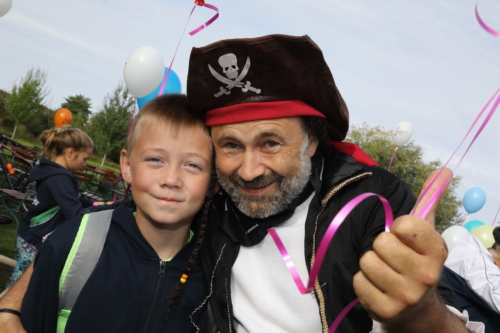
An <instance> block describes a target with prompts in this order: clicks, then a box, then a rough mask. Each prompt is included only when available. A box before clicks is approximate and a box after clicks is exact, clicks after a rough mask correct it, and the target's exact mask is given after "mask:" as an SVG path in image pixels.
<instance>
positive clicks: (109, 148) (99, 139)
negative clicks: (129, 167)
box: [85, 81, 134, 162]
mask: <svg viewBox="0 0 500 333" xmlns="http://www.w3.org/2000/svg"><path fill="white" fill-rule="evenodd" d="M127 95H128V91H127V89H126V87H125V85H124V84H123V82H122V81H120V83H119V84H118V86H117V87H116V88H115V90H114V91H113V92H112V93H110V94H108V95H106V97H105V98H104V102H103V104H102V106H101V107H100V110H99V111H98V112H97V113H96V114H95V115H94V116H93V117H92V118H91V119H90V122H89V124H88V125H87V126H86V128H85V129H86V131H87V133H88V134H89V135H90V136H91V137H92V139H93V140H94V144H95V149H96V151H98V152H100V153H101V154H104V159H103V162H104V160H105V159H106V157H107V156H109V157H110V158H111V159H112V160H114V161H117V160H118V159H119V155H120V151H121V149H123V147H124V146H125V143H126V141H127V131H128V126H129V122H130V115H131V112H132V111H133V106H134V101H133V100H130V99H128V98H127Z"/></svg>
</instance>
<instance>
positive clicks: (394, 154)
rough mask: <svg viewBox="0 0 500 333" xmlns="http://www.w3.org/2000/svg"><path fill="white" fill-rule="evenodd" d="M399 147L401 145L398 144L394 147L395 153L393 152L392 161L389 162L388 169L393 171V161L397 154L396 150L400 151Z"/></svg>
mask: <svg viewBox="0 0 500 333" xmlns="http://www.w3.org/2000/svg"><path fill="white" fill-rule="evenodd" d="M398 149H399V146H396V148H394V153H392V157H391V161H390V162H389V166H388V167H387V171H391V165H392V161H394V157H395V156H396V152H397V151H398Z"/></svg>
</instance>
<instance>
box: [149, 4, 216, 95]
mask: <svg viewBox="0 0 500 333" xmlns="http://www.w3.org/2000/svg"><path fill="white" fill-rule="evenodd" d="M198 6H204V7H207V8H209V9H212V10H215V11H216V12H217V14H215V16H214V17H212V18H211V19H210V20H208V21H207V22H206V23H204V24H202V25H201V26H199V27H198V28H196V29H194V30H193V31H191V32H190V33H189V34H190V35H191V36H194V35H196V34H197V33H198V32H200V31H202V30H203V29H205V28H206V27H208V26H209V25H210V24H212V23H213V22H214V21H215V20H217V18H219V9H218V8H217V7H215V6H212V5H210V4H208V3H204V2H203V1H199V2H197V3H195V5H194V6H193V9H191V12H190V13H189V16H188V19H187V21H186V24H185V25H184V30H183V31H182V35H181V38H180V39H179V42H178V43H177V47H176V48H175V52H174V56H173V57H172V61H171V62H170V66H168V70H167V73H166V74H165V77H164V78H163V81H162V83H161V87H160V91H158V96H161V95H163V92H164V91H165V86H166V85H167V82H168V77H169V76H170V70H171V69H172V65H173V64H174V60H175V56H176V55H177V51H178V50H179V45H181V41H182V38H183V37H184V33H185V32H186V28H187V25H188V23H189V20H190V19H191V16H192V15H193V12H194V10H195V9H196V7H198Z"/></svg>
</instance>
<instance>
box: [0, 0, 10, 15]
mask: <svg viewBox="0 0 500 333" xmlns="http://www.w3.org/2000/svg"><path fill="white" fill-rule="evenodd" d="M11 8H12V0H0V17H2V16H4V15H5V14H7V13H8V12H9V10H10V9H11Z"/></svg>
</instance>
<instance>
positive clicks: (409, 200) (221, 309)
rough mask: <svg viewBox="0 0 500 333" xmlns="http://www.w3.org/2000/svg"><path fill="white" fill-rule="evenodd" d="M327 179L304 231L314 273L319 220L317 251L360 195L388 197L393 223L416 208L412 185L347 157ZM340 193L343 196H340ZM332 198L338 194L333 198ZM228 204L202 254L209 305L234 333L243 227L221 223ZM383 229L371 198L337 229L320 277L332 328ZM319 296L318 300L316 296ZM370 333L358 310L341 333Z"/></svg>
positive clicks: (337, 159) (222, 199)
mask: <svg viewBox="0 0 500 333" xmlns="http://www.w3.org/2000/svg"><path fill="white" fill-rule="evenodd" d="M322 177H323V178H322V179H323V180H322V184H321V191H320V192H319V194H318V193H316V194H315V196H314V197H313V199H312V201H311V203H310V206H309V211H308V215H307V219H306V225H305V239H304V249H305V253H304V255H305V259H306V263H307V265H308V269H309V270H310V269H311V267H310V262H311V257H312V245H313V234H314V229H315V224H316V220H317V221H318V225H317V228H318V230H317V236H316V247H318V246H319V243H320V241H321V239H322V237H323V235H324V234H325V232H326V229H327V228H328V226H329V224H330V222H331V221H332V219H333V217H334V216H335V215H336V214H337V213H338V211H339V210H340V209H341V208H342V207H343V206H344V205H345V204H346V203H347V202H348V201H350V200H351V199H353V198H354V197H356V196H357V195H359V194H362V193H365V192H372V193H377V194H381V195H382V196H384V197H385V198H386V199H387V200H388V201H389V202H390V204H391V207H392V210H393V214H394V218H396V217H398V216H401V215H405V214H408V213H409V212H410V211H411V209H412V208H413V206H414V205H415V201H416V200H415V197H414V196H413V194H412V191H411V189H410V187H409V186H408V185H407V184H405V183H404V182H402V181H401V180H399V179H398V178H396V177H395V176H394V175H392V174H391V173H389V172H387V171H385V170H384V169H382V168H380V167H369V166H367V165H364V164H359V163H356V162H355V161H354V159H353V158H352V157H351V156H349V155H346V154H344V153H339V152H336V153H334V154H333V156H331V157H330V158H326V159H325V160H324V171H323V176H322ZM337 187H339V188H340V190H338V192H335V189H336V188H337ZM332 192H335V194H333V195H332ZM227 200H229V199H228V197H227V195H226V194H225V193H224V192H222V191H221V192H220V193H219V194H217V195H216V196H215V198H214V204H213V209H212V213H211V216H210V219H209V223H208V230H207V238H206V241H205V248H204V251H203V253H202V263H203V268H204V272H205V274H206V278H207V281H208V282H209V283H210V284H212V285H213V295H212V297H211V298H210V305H211V309H212V312H213V317H214V320H215V321H216V323H217V326H218V329H219V330H220V332H221V333H229V332H230V325H231V326H232V327H234V326H233V325H232V321H233V320H234V318H233V314H232V306H231V290H230V285H231V268H232V266H233V264H234V262H235V261H236V258H237V256H238V251H239V248H240V246H242V245H241V244H240V242H238V237H235V236H234V229H244V227H243V226H238V224H239V222H238V221H237V220H235V219H233V220H232V221H230V222H232V223H234V224H236V226H234V225H232V226H228V225H227V221H228V219H224V218H222V217H223V215H224V214H225V212H227V211H226V210H225V209H226V201H227ZM322 201H323V204H322ZM323 205H324V206H323ZM320 212H321V213H320ZM384 229H385V215H384V210H383V208H382V205H381V203H380V201H379V199H377V198H375V197H372V198H368V199H366V200H365V201H364V202H363V203H361V204H360V205H359V206H357V207H356V209H354V210H353V211H352V212H351V214H350V215H349V216H348V217H347V218H346V220H345V222H344V223H343V224H342V226H340V228H339V229H338V231H337V233H336V235H335V237H334V239H333V241H332V242H331V244H330V246H329V248H328V251H327V253H326V256H325V259H324V261H323V266H322V269H321V271H320V274H319V277H318V278H319V283H320V285H321V286H323V287H322V291H323V294H324V297H325V300H326V301H325V312H326V318H327V322H328V326H331V324H332V322H333V320H334V319H335V318H336V317H337V315H338V314H339V313H340V312H341V311H342V310H343V309H344V307H345V306H347V305H348V304H349V303H350V302H351V301H352V300H354V299H355V298H356V297H357V296H356V294H355V292H354V289H353V284H352V280H353V276H354V275H355V274H356V273H357V272H358V271H359V259H360V258H361V257H362V256H363V254H365V253H366V252H367V251H369V250H371V249H372V244H373V241H374V239H375V238H376V237H377V235H378V234H380V233H381V232H383V231H384ZM316 250H317V248H316ZM263 259H264V258H263ZM270 276H272V272H270ZM264 283H265V282H264ZM209 287H210V285H209ZM438 289H439V292H440V295H441V297H442V298H443V299H444V300H445V302H446V303H447V304H449V305H452V306H455V307H457V308H458V305H457V303H456V300H455V298H454V296H453V292H452V291H451V289H450V287H449V286H448V285H447V283H446V281H444V280H441V281H440V283H439V286H438ZM290 292H298V291H297V290H291V291H290ZM315 295H316V299H317V300H318V296H317V294H315ZM318 303H319V300H318ZM371 329H372V319H371V318H370V317H369V316H368V313H367V312H366V311H365V310H364V309H363V308H362V307H361V306H360V305H359V304H358V305H356V306H355V307H354V308H353V309H352V310H351V311H350V312H349V313H348V315H347V316H346V317H345V318H344V320H343V321H342V323H341V324H340V326H339V328H338V329H337V331H336V332H338V333H353V332H356V333H363V332H370V331H371Z"/></svg>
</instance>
